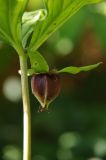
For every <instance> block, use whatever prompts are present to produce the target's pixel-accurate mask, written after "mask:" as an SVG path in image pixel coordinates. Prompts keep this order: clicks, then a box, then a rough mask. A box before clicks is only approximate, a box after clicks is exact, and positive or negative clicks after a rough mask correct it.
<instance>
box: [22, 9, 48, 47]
mask: <svg viewBox="0 0 106 160" xmlns="http://www.w3.org/2000/svg"><path fill="white" fill-rule="evenodd" d="M46 15H47V11H46V10H45V9H39V10H37V11H32V12H25V13H24V14H23V16H22V43H23V47H24V48H25V46H26V44H27V40H28V38H29V36H30V35H31V33H32V32H33V30H34V26H35V25H36V23H37V22H38V21H42V20H44V19H45V17H46Z"/></svg>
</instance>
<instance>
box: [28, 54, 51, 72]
mask: <svg viewBox="0 0 106 160" xmlns="http://www.w3.org/2000/svg"><path fill="white" fill-rule="evenodd" d="M29 58H30V63H31V69H30V70H28V74H29V75H31V74H34V73H45V72H49V66H48V64H47V62H46V60H45V59H44V57H43V56H42V55H41V54H40V53H39V52H37V51H36V52H31V53H30V56H29Z"/></svg>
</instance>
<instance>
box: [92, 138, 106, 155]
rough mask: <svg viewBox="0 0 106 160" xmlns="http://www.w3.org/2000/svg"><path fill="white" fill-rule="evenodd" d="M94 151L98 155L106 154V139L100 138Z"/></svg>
mask: <svg viewBox="0 0 106 160" xmlns="http://www.w3.org/2000/svg"><path fill="white" fill-rule="evenodd" d="M94 152H95V154H96V155H97V156H104V155H106V139H98V140H97V142H96V143H95V145H94Z"/></svg>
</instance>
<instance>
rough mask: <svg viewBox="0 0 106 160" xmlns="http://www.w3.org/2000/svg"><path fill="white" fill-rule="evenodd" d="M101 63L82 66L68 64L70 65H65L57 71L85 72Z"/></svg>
mask: <svg viewBox="0 0 106 160" xmlns="http://www.w3.org/2000/svg"><path fill="white" fill-rule="evenodd" d="M101 64H102V62H100V63H97V64H93V65H88V66H83V67H74V66H70V67H66V68H63V69H61V70H59V71H57V73H69V74H78V73H80V72H87V71H90V70H92V69H95V68H97V67H98V66H99V65H101Z"/></svg>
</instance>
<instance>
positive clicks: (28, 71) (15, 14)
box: [0, 0, 102, 160]
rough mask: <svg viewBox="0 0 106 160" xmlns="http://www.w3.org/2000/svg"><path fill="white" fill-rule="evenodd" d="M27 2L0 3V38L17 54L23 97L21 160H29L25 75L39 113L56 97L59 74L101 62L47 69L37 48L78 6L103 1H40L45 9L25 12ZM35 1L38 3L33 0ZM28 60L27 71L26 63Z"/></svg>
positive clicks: (90, 68) (79, 70)
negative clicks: (37, 103)
mask: <svg viewBox="0 0 106 160" xmlns="http://www.w3.org/2000/svg"><path fill="white" fill-rule="evenodd" d="M28 1H29V0H0V38H1V39H2V40H3V41H5V42H6V43H9V44H10V45H11V46H12V47H13V48H14V49H15V50H16V52H17V54H18V56H19V61H20V71H19V72H20V75H21V84H22V98H23V128H24V129H23V160H31V112H30V98H29V87H28V76H32V78H31V87H32V93H33V94H34V96H35V97H36V98H37V100H38V101H39V102H40V105H41V109H40V110H41V111H43V110H45V109H48V106H49V104H50V103H51V102H52V101H53V100H54V99H55V98H56V97H57V96H58V95H59V92H60V77H59V75H60V74H62V73H68V74H77V73H79V72H81V71H89V70H92V69H94V68H96V67H98V66H99V65H100V64H101V62H100V63H97V64H93V65H90V66H84V67H74V66H68V67H67V66H66V68H62V69H61V70H50V69H49V65H48V64H47V62H46V60H45V59H44V57H43V56H42V54H41V53H39V52H38V49H39V47H40V46H41V45H42V44H43V43H44V42H45V41H46V40H47V39H48V38H49V37H50V36H51V35H52V33H54V32H55V31H56V30H57V29H58V28H59V27H61V26H62V25H63V24H64V23H65V22H66V21H67V20H68V19H69V18H70V17H71V16H73V14H75V13H76V12H77V11H78V10H79V9H80V8H81V7H83V6H85V5H88V4H91V3H98V2H100V1H102V0H43V3H44V8H43V9H39V10H36V11H32V12H25V8H26V6H27V4H28ZM35 1H37V0H35ZM28 61H30V68H28V67H27V62H28Z"/></svg>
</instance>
